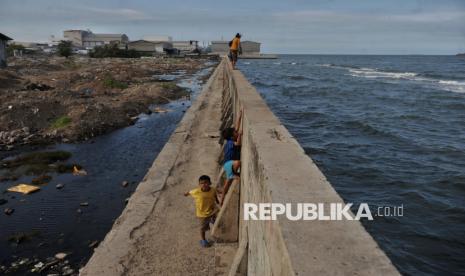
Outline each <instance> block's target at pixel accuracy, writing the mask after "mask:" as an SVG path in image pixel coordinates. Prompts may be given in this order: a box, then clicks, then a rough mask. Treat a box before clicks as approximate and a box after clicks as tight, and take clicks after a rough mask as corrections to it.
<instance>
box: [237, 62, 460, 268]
mask: <svg viewBox="0 0 465 276" xmlns="http://www.w3.org/2000/svg"><path fill="white" fill-rule="evenodd" d="M238 67H239V68H240V70H241V71H242V72H243V73H244V74H245V75H246V77H247V78H248V79H249V80H250V82H251V83H252V84H253V85H254V86H255V87H256V88H257V90H258V91H259V92H260V94H261V95H262V96H263V98H264V99H265V100H266V102H267V103H268V105H269V106H270V108H271V109H272V110H273V112H274V113H275V114H276V115H277V116H278V117H279V118H280V120H281V121H282V122H283V124H284V125H285V126H286V127H287V128H288V130H289V131H290V132H291V133H292V134H293V135H294V136H295V137H296V139H297V140H298V141H299V143H300V144H301V145H302V147H303V148H304V150H305V152H306V153H307V154H308V155H309V156H311V158H312V159H313V160H314V161H315V162H316V163H317V165H318V167H319V168H320V169H321V170H322V171H323V173H324V174H325V175H326V176H327V178H328V180H329V181H330V182H331V183H332V185H333V186H334V187H335V189H336V190H337V191H338V192H339V194H340V195H341V196H342V198H343V199H344V200H345V201H346V202H353V203H355V204H359V203H362V202H366V203H368V204H369V205H370V206H400V205H403V207H404V208H403V209H404V214H403V216H402V217H384V218H383V217H376V218H375V219H374V220H373V221H364V222H363V225H364V226H365V228H366V229H367V230H368V232H370V233H371V235H372V236H373V237H374V239H375V240H376V241H377V242H378V244H379V245H380V247H381V248H382V249H383V250H384V251H385V252H386V254H387V255H388V256H389V257H390V259H391V260H392V261H393V263H394V265H395V266H396V267H397V268H398V269H399V271H400V272H401V273H403V274H405V275H459V274H461V275H465V58H463V57H456V56H349V55H328V56H325V55H282V56H280V58H279V59H276V60H245V61H240V62H239V66H238Z"/></svg>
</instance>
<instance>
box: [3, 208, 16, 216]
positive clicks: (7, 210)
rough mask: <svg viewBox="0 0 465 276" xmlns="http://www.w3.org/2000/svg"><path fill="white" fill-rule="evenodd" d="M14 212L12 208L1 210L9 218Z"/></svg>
mask: <svg viewBox="0 0 465 276" xmlns="http://www.w3.org/2000/svg"><path fill="white" fill-rule="evenodd" d="M14 211H15V209H13V208H6V209H5V210H3V212H4V213H5V214H6V215H7V216H10V215H11V214H13V212H14Z"/></svg>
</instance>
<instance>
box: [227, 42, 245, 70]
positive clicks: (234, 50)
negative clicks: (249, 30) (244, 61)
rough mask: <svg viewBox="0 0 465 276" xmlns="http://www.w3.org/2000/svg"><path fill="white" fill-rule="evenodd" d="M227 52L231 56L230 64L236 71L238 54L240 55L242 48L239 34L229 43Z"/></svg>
mask: <svg viewBox="0 0 465 276" xmlns="http://www.w3.org/2000/svg"><path fill="white" fill-rule="evenodd" d="M229 46H230V47H229V51H230V55H231V62H232V67H233V70H236V62H237V56H238V54H242V47H241V34H240V33H237V34H236V36H235V37H234V38H233V40H232V41H231V42H230V45H229Z"/></svg>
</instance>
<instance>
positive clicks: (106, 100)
mask: <svg viewBox="0 0 465 276" xmlns="http://www.w3.org/2000/svg"><path fill="white" fill-rule="evenodd" d="M206 61H207V58H182V59H181V58H166V57H156V58H155V57H153V58H141V59H121V58H106V59H93V58H88V57H72V58H68V59H66V58H61V57H49V56H36V57H34V56H33V57H21V58H13V59H11V61H10V65H9V67H8V68H6V69H1V70H0V150H12V149H13V148H15V147H18V146H23V145H29V144H51V143H56V142H64V143H67V142H77V141H84V140H88V139H91V138H93V137H95V136H97V135H100V134H104V133H107V132H109V131H111V130H114V129H117V128H121V127H124V126H128V125H130V124H133V123H134V120H136V116H137V115H138V114H140V113H148V114H149V113H151V112H157V111H156V110H152V109H151V108H150V105H152V104H165V103H168V102H169V101H171V100H175V99H179V98H182V97H188V93H187V92H186V91H185V90H184V89H182V88H180V87H178V86H177V85H176V84H175V83H174V82H171V81H167V80H166V79H163V78H158V76H165V75H180V74H181V75H182V74H192V73H193V72H197V71H199V70H200V69H202V68H205V67H206V66H205V62H206Z"/></svg>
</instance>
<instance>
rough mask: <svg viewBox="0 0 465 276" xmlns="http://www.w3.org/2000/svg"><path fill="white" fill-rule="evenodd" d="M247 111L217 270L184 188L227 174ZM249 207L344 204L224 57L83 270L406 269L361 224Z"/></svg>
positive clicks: (218, 227) (220, 226) (218, 231)
mask: <svg viewBox="0 0 465 276" xmlns="http://www.w3.org/2000/svg"><path fill="white" fill-rule="evenodd" d="M240 110H243V119H242V127H243V142H242V151H241V162H242V168H241V178H240V181H235V182H234V183H233V185H232V187H231V188H230V190H229V192H228V195H227V197H226V200H225V203H224V205H223V207H222V209H221V211H220V213H219V215H218V218H217V220H216V223H215V225H214V227H213V229H212V235H213V236H214V237H216V238H217V243H216V244H215V245H214V247H215V254H216V256H215V258H214V259H215V261H214V263H215V264H214V266H215V268H214V269H210V268H209V267H201V266H200V267H198V268H195V267H197V266H195V265H194V264H198V262H199V258H200V257H202V256H210V255H208V254H209V253H208V252H210V253H211V252H212V251H208V250H211V249H207V248H200V246H199V245H198V240H197V239H198V238H197V236H196V234H197V231H198V229H197V228H196V226H192V225H197V224H195V218H194V217H193V215H192V216H191V215H186V213H187V211H188V208H187V207H186V206H187V203H185V202H186V201H183V200H185V199H184V198H183V197H182V196H181V194H182V193H181V192H180V191H178V190H182V189H184V188H185V189H187V188H188V187H191V186H189V184H188V183H189V182H191V181H192V179H194V178H195V177H198V174H199V173H200V172H201V171H205V170H207V169H208V171H210V173H213V171H218V168H219V163H218V162H216V161H215V160H217V159H218V160H220V159H221V156H220V155H221V154H220V148H219V145H218V144H217V142H216V140H215V139H217V135H218V134H219V131H220V129H222V128H224V127H226V126H231V125H232V123H233V119H235V118H236V117H237V115H238V114H239V111H240ZM208 112H210V113H209V114H207V113H208ZM218 128H219V129H218ZM216 131H218V132H216ZM196 153H197V154H196ZM192 162H197V163H195V164H194V163H192ZM193 164H194V165H196V166H192V165H193ZM347 165H348V166H350V164H347ZM212 176H213V175H212ZM176 177H177V178H176ZM170 179H171V183H169V184H167V182H169V180H170ZM177 185H178V186H177ZM179 185H180V186H179ZM167 201H169V202H167ZM244 203H257V204H258V203H292V204H296V203H343V200H342V199H341V197H340V196H339V195H338V194H337V192H336V191H335V190H334V188H333V187H332V186H331V184H330V183H329V182H328V181H327V180H326V178H325V176H324V175H323V174H322V173H321V171H320V170H319V169H318V168H317V166H316V165H315V164H314V162H313V161H312V160H311V159H310V158H309V157H308V156H307V155H306V154H305V152H304V150H303V149H302V148H301V146H300V145H299V144H298V142H297V141H296V140H295V139H294V138H293V137H292V135H291V134H290V133H289V132H288V131H287V129H286V128H285V127H284V126H283V125H282V124H281V122H280V121H279V119H277V118H276V116H275V115H274V114H273V113H272V112H271V111H270V109H269V108H268V106H267V105H266V103H265V102H264V100H263V99H262V98H261V96H260V95H259V94H258V92H257V91H256V90H255V88H254V87H253V86H252V85H251V84H250V83H249V82H248V81H247V79H246V78H245V77H244V76H243V75H242V73H241V72H240V71H238V70H232V69H231V64H230V63H229V61H228V60H227V59H226V58H224V59H223V60H222V61H221V63H220V64H219V65H218V67H217V68H216V70H215V72H214V73H213V74H212V76H211V77H210V79H209V80H208V82H207V83H206V84H205V86H204V89H203V91H202V93H201V94H200V95H199V97H198V98H197V100H196V102H195V103H194V104H193V105H192V106H191V108H190V109H189V110H188V111H187V112H186V115H185V117H184V118H183V119H182V121H181V122H180V123H179V125H178V127H177V129H176V130H175V131H174V133H173V134H172V136H171V138H170V139H169V141H168V143H167V144H166V145H165V147H164V148H163V150H162V151H161V152H160V154H159V156H158V157H157V159H156V160H155V162H154V164H153V166H152V168H151V169H150V170H149V172H148V173H147V175H146V176H145V178H144V180H143V181H142V182H141V183H140V184H139V186H138V188H137V190H136V191H135V193H134V194H133V196H132V197H131V199H130V200H129V202H128V205H127V207H126V209H125V210H124V211H123V213H122V215H121V216H120V217H119V218H118V220H117V221H116V222H115V224H114V225H113V228H112V229H111V231H110V232H109V233H108V234H107V236H106V237H105V240H104V241H102V243H101V244H100V245H99V247H98V248H97V249H96V251H95V253H94V255H93V256H92V258H91V259H90V260H89V262H88V264H87V265H86V266H85V267H84V268H83V269H82V270H81V275H141V274H144V275H159V274H160V273H161V272H160V271H162V272H163V273H161V274H163V275H231V276H233V275H260V276H266V275H276V276H284V275H399V273H398V271H397V270H396V268H395V267H394V266H393V265H392V263H391V261H390V260H389V258H387V256H386V255H385V254H384V252H383V251H382V250H381V249H380V248H379V247H378V245H377V243H376V242H375V241H374V240H373V238H372V237H371V236H370V235H369V234H368V232H367V231H366V230H365V229H364V227H363V226H362V225H361V223H360V222H359V221H348V220H342V221H318V220H314V221H302V220H300V221H290V220H288V219H287V218H286V217H285V216H278V219H277V220H274V221H271V220H267V221H254V220H248V221H245V220H243V217H242V214H243V210H242V208H243V206H244ZM165 206H168V207H167V208H169V209H165ZM170 206H171V207H170ZM181 206H184V207H181ZM189 206H190V205H189ZM176 223H179V224H176ZM153 225H155V226H156V227H153ZM154 229H155V230H154ZM180 229H184V230H182V231H181V230H180ZM180 231H181V232H182V234H185V233H186V232H188V233H187V234H186V235H181V234H180V233H179V232H180ZM165 241H167V243H165ZM165 244H169V245H170V246H165ZM177 244H179V245H178V247H173V246H174V245H177ZM199 256H200V257H199ZM154 258H155V259H154ZM210 259H213V257H208V260H204V261H205V262H206V263H208V264H209V263H211V262H210V261H209V260H210ZM173 260H178V261H173ZM202 260H203V259H202ZM183 265H184V266H185V267H184V269H178V268H180V267H181V266H183ZM142 266H143V267H142ZM196 269H197V270H196ZM206 271H207V272H206Z"/></svg>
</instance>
